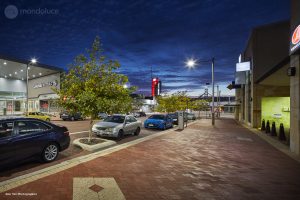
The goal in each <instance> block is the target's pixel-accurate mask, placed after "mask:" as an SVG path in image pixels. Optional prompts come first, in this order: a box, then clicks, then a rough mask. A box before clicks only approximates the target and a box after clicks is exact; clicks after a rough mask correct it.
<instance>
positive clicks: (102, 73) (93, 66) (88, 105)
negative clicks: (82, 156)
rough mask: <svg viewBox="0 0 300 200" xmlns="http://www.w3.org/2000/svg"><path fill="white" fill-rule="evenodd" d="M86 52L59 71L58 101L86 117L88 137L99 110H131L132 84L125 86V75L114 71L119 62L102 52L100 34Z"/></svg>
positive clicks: (123, 111) (124, 111) (90, 134)
mask: <svg viewBox="0 0 300 200" xmlns="http://www.w3.org/2000/svg"><path fill="white" fill-rule="evenodd" d="M86 54H87V55H84V54H80V55H78V56H77V57H76V58H75V60H74V62H73V63H72V64H71V66H70V69H69V71H68V72H67V73H65V74H63V76H62V81H61V89H60V90H56V89H54V90H55V92H56V93H57V94H58V95H59V97H60V98H59V104H60V105H61V106H62V107H63V108H65V109H67V110H69V111H70V112H81V114H82V115H83V116H86V117H90V131H89V141H90V139H91V136H92V126H93V121H94V119H96V118H97V116H98V113H99V112H106V113H110V114H112V113H126V112H129V111H130V110H131V101H132V100H131V97H130V96H129V94H130V92H132V90H133V88H129V89H127V88H125V87H124V85H125V84H126V83H127V82H128V78H127V77H126V76H125V75H122V74H118V73H116V70H117V69H119V68H120V64H119V63H118V62H117V61H115V60H109V59H107V58H106V57H105V56H104V55H103V50H102V48H101V42H100V38H99V37H96V38H95V40H94V42H93V44H92V46H91V48H90V49H88V50H87V52H86Z"/></svg>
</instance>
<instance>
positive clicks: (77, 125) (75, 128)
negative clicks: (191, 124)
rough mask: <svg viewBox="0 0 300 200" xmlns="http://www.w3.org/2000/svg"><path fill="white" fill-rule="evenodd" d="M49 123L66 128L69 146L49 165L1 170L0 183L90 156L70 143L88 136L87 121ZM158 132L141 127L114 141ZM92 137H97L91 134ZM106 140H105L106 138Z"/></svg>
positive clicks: (29, 164) (37, 163)
mask: <svg viewBox="0 0 300 200" xmlns="http://www.w3.org/2000/svg"><path fill="white" fill-rule="evenodd" d="M146 119H147V118H146V117H140V118H138V120H139V121H141V122H142V123H143V122H144V121H145V120H146ZM51 123H54V124H56V125H60V126H66V127H67V128H68V130H69V133H70V140H71V142H70V146H69V147H68V148H67V149H66V150H64V151H62V152H60V153H59V155H58V157H57V158H56V160H55V161H53V162H50V163H43V162H40V161H39V160H28V161H26V162H24V163H22V164H18V165H15V166H10V167H8V168H5V169H2V170H1V171H0V182H1V181H5V180H7V179H11V178H14V177H17V176H20V175H24V174H27V173H30V172H34V171H37V170H40V169H43V168H46V167H49V166H53V165H56V164H58V163H61V162H63V161H66V160H69V159H72V158H76V157H79V156H83V155H87V154H90V153H91V152H88V151H85V150H82V149H81V148H79V147H77V146H74V145H73V144H72V142H73V141H74V140H75V139H77V138H81V137H87V136H88V135H89V133H88V129H89V124H90V121H89V120H87V119H86V120H83V121H63V120H52V121H51ZM159 132H160V130H155V129H145V128H144V127H143V126H142V127H141V131H140V133H139V135H138V136H134V135H126V136H124V138H123V139H122V140H115V139H113V140H115V141H116V142H117V144H116V145H119V144H124V143H126V142H130V141H133V140H136V139H139V138H142V137H145V136H148V135H152V134H155V133H159ZM93 136H94V137H97V136H95V135H94V134H93ZM106 139H107V138H106Z"/></svg>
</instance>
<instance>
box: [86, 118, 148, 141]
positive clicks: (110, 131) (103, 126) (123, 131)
mask: <svg viewBox="0 0 300 200" xmlns="http://www.w3.org/2000/svg"><path fill="white" fill-rule="evenodd" d="M141 127H142V122H141V121H138V120H137V119H135V118H134V117H133V116H132V115H111V116H109V117H107V118H105V119H104V120H103V121H100V122H98V123H96V124H94V125H93V128H92V131H93V133H95V134H96V135H97V136H103V137H104V136H105V137H113V138H117V139H121V138H122V137H123V136H124V135H128V134H132V135H139V134H140V131H141Z"/></svg>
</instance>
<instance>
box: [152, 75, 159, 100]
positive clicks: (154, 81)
mask: <svg viewBox="0 0 300 200" xmlns="http://www.w3.org/2000/svg"><path fill="white" fill-rule="evenodd" d="M160 94H161V81H160V80H159V78H153V79H152V89H151V95H152V96H158V95H160Z"/></svg>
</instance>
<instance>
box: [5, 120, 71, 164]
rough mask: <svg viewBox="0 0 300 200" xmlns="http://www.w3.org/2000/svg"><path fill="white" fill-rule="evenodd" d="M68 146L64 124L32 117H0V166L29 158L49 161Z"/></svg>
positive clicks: (67, 134)
mask: <svg viewBox="0 0 300 200" xmlns="http://www.w3.org/2000/svg"><path fill="white" fill-rule="evenodd" d="M69 145H70V136H69V131H68V129H67V128H66V127H64V126H57V125H54V124H52V123H49V122H46V121H42V120H39V119H32V118H4V119H0V168H3V167H8V166H9V165H10V164H14V163H19V162H22V161H25V160H27V159H30V158H33V157H39V158H41V159H42V160H43V161H44V162H51V161H53V160H55V159H56V158H57V156H58V154H59V152H60V151H63V150H65V149H66V148H68V147H69Z"/></svg>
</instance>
